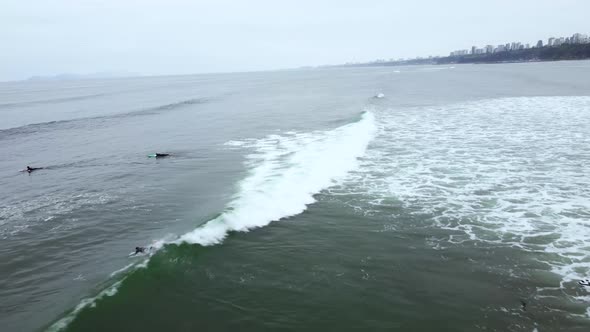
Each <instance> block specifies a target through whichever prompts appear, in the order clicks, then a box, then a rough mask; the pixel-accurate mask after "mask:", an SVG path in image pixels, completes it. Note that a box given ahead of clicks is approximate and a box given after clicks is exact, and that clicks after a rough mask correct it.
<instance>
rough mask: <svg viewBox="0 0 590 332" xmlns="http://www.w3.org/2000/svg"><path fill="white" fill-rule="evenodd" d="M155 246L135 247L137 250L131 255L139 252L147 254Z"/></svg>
mask: <svg viewBox="0 0 590 332" xmlns="http://www.w3.org/2000/svg"><path fill="white" fill-rule="evenodd" d="M153 248H154V247H149V248H146V247H135V252H134V253H133V254H131V256H135V255H137V254H145V253H147V252H148V251H150V250H152V249H153Z"/></svg>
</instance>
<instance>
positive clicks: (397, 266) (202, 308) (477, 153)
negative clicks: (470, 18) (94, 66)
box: [0, 61, 590, 332]
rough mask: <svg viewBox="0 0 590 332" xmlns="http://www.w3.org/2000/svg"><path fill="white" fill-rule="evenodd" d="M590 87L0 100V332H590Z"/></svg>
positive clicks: (400, 78)
mask: <svg viewBox="0 0 590 332" xmlns="http://www.w3.org/2000/svg"><path fill="white" fill-rule="evenodd" d="M588 77H590V62H587V61H577V62H551V63H529V64H501V65H461V66H459V65H457V66H447V67H444V66H432V67H431V66H414V67H394V68H392V67H389V68H387V67H384V68H327V69H318V70H299V71H281V72H266V73H240V74H217V75H195V76H170V77H142V78H128V79H113V80H80V81H63V82H40V81H37V82H32V81H31V82H6V83H0V155H2V156H3V157H2V158H0V258H1V259H0V330H2V331H142V332H143V331H163V330H167V331H197V330H201V331H228V330H237V331H262V330H278V329H281V330H291V331H302V330H328V331H329V330H389V331H392V330H393V331H588V330H590V288H584V287H580V286H579V285H578V284H577V281H578V280H579V279H582V278H590V166H589V165H590V80H588ZM379 93H382V94H383V96H380V97H382V98H375V96H376V95H377V94H379ZM154 152H167V153H170V154H171V156H170V157H168V158H161V159H153V158H147V155H148V154H151V153H154ZM27 165H30V166H35V167H45V169H42V170H38V171H35V172H33V173H31V174H27V173H23V172H20V170H22V169H23V168H25V167H26V166H27ZM136 246H146V247H152V249H151V251H150V252H149V254H146V255H138V256H130V255H129V254H130V253H131V252H132V251H133V250H134V249H133V248H134V247H136ZM522 302H524V303H526V307H523V305H522Z"/></svg>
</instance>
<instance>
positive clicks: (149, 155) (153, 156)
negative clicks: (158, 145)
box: [147, 153, 156, 158]
mask: <svg viewBox="0 0 590 332" xmlns="http://www.w3.org/2000/svg"><path fill="white" fill-rule="evenodd" d="M147 156H148V158H156V154H155V153H152V154H148V155H147Z"/></svg>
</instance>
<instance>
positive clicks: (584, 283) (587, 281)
mask: <svg viewBox="0 0 590 332" xmlns="http://www.w3.org/2000/svg"><path fill="white" fill-rule="evenodd" d="M578 284H580V286H590V279H584V280H580V281H578Z"/></svg>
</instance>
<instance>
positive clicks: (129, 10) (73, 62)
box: [0, 0, 590, 81]
mask: <svg viewBox="0 0 590 332" xmlns="http://www.w3.org/2000/svg"><path fill="white" fill-rule="evenodd" d="M589 4H590V1H589V0H510V1H509V0H489V1H479V0H404V1H401V0H399V1H396V0H391V1H384V0H383V1H382V0H373V1H371V0H365V1H347V0H337V1H336V0H334V1H333V0H326V1H322V0H294V1H291V0H286V1H281V0H249V1H238V0H232V1H230V0H194V1H188V0H101V1H96V0H84V1H78V0H31V1H22V0H0V45H1V46H0V80H1V81H5V80H18V79H24V78H27V77H29V76H33V75H55V74H59V73H93V72H136V73H141V74H145V75H160V74H191V73H202V72H227V71H250V70H267V69H279V68H292V67H299V66H305V65H321V64H338V63H344V62H348V61H369V60H373V59H377V58H392V57H395V58H398V57H415V56H428V55H446V54H448V52H449V51H452V50H454V49H464V48H469V47H471V46H472V45H483V44H500V43H506V42H511V41H522V42H529V43H533V42H536V41H537V40H538V39H543V40H546V38H547V37H551V36H569V35H571V34H573V33H574V32H583V33H590V19H588V17H589V16H588V15H589V13H590V11H589V10H590V8H589Z"/></svg>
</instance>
